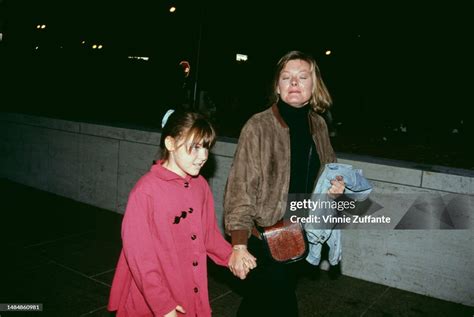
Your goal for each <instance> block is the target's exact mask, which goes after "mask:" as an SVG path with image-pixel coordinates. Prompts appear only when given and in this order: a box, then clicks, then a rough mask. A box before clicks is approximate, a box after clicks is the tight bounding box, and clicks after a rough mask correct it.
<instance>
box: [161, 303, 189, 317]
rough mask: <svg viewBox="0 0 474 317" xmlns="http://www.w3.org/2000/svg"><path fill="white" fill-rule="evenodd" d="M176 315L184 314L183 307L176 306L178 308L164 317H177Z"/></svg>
mask: <svg viewBox="0 0 474 317" xmlns="http://www.w3.org/2000/svg"><path fill="white" fill-rule="evenodd" d="M178 313H181V314H186V311H185V310H184V308H183V307H181V306H179V305H178V306H176V308H175V309H173V310H172V311H170V312H169V313H167V314H166V315H165V316H164V317H178Z"/></svg>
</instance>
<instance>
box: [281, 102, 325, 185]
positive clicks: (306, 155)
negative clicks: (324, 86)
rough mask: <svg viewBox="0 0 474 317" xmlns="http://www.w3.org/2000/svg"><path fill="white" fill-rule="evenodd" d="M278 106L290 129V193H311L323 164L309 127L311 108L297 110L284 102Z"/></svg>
mask: <svg viewBox="0 0 474 317" xmlns="http://www.w3.org/2000/svg"><path fill="white" fill-rule="evenodd" d="M277 106H278V110H279V112H280V115H281V116H282V118H283V120H284V121H285V123H286V124H287V125H288V127H289V129H290V147H291V152H290V153H291V163H290V168H291V175H290V189H289V191H288V192H289V193H311V192H312V191H313V187H314V185H315V180H316V175H317V172H318V170H319V166H320V164H321V163H320V161H319V157H318V155H317V152H316V146H315V144H314V141H313V138H312V137H311V131H310V127H309V117H308V114H309V111H310V106H309V105H305V106H303V107H301V108H295V107H293V106H290V105H289V104H287V103H285V102H284V101H282V100H279V101H278V103H277ZM310 149H311V151H310Z"/></svg>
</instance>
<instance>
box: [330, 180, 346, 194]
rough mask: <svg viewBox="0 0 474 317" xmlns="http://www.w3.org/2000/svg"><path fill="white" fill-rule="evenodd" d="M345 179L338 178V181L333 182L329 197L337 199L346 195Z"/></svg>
mask: <svg viewBox="0 0 474 317" xmlns="http://www.w3.org/2000/svg"><path fill="white" fill-rule="evenodd" d="M345 186H346V184H345V183H344V178H343V177H342V176H336V179H333V180H331V188H329V191H328V195H329V197H331V198H332V199H336V198H337V197H339V196H340V195H342V194H343V193H344V188H345Z"/></svg>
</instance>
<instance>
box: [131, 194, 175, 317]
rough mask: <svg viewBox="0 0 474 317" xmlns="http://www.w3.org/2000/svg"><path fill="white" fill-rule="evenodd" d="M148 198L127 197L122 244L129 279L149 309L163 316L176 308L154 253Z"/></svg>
mask: <svg viewBox="0 0 474 317" xmlns="http://www.w3.org/2000/svg"><path fill="white" fill-rule="evenodd" d="M152 211H153V207H152V202H151V198H150V197H149V196H148V195H146V194H144V193H142V192H139V191H135V190H134V191H132V193H131V194H130V197H129V200H128V203H127V209H126V211H125V216H124V220H123V223H122V242H123V250H124V254H125V258H126V260H127V263H128V266H129V268H130V272H131V274H132V278H133V280H134V282H135V284H136V285H137V287H138V289H139V290H140V292H141V294H142V295H143V297H144V299H145V301H146V303H147V305H148V306H149V308H150V309H151V310H152V311H153V312H154V314H156V316H163V315H165V314H167V313H169V312H170V311H172V310H173V309H175V308H176V306H177V305H178V304H177V302H176V301H175V300H174V299H173V298H172V296H171V293H170V291H169V285H168V283H167V282H166V280H165V279H164V278H163V269H162V267H163V263H162V261H163V259H165V258H166V257H165V256H160V255H159V254H157V253H156V252H155V250H156V249H158V248H155V244H156V243H157V241H156V239H154V238H153V236H152V234H151V232H152V230H151V226H154V223H153V217H152Z"/></svg>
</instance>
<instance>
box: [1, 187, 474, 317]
mask: <svg viewBox="0 0 474 317" xmlns="http://www.w3.org/2000/svg"><path fill="white" fill-rule="evenodd" d="M0 192H1V193H2V194H1V198H2V212H1V213H0V224H1V227H0V241H1V244H2V246H1V250H2V254H1V256H0V268H1V269H0V303H43V305H44V308H43V312H35V313H28V314H26V313H18V312H15V313H13V312H0V316H1V317H7V316H13V317H19V316H60V317H66V316H91V317H92V316H94V317H98V316H109V317H110V316H113V314H110V313H108V312H107V311H106V309H105V306H106V304H107V299H108V295H109V291H110V284H111V280H112V277H113V274H114V267H115V264H116V261H117V258H118V254H119V251H120V247H121V241H120V223H121V220H122V216H121V215H119V214H117V213H114V212H111V211H107V210H103V209H99V208H96V207H92V206H89V205H85V204H82V203H79V202H76V201H73V200H70V199H66V198H63V197H59V196H56V195H52V194H49V193H46V192H42V191H39V190H36V189H32V188H29V187H26V186H23V185H19V184H16V183H12V182H10V181H7V180H4V179H0ZM209 272H210V276H209V291H210V296H211V305H212V308H213V316H216V317H223V316H234V315H235V311H236V309H237V307H238V305H239V302H240V296H239V291H238V290H239V284H238V281H237V280H236V279H234V278H233V277H232V276H230V274H229V273H228V272H227V271H226V270H224V269H221V268H219V267H216V266H210V270H209ZM297 291H298V300H299V305H300V311H301V316H302V317H309V316H466V317H472V316H474V308H473V307H467V306H463V305H459V304H456V303H451V302H446V301H442V300H438V299H434V298H430V297H427V296H422V295H418V294H414V293H410V292H406V291H401V290H398V289H394V288H390V287H387V286H384V285H378V284H374V283H370V282H366V281H362V280H358V279H354V278H350V277H347V276H342V275H337V274H328V273H327V272H325V271H315V272H314V274H313V275H312V276H306V277H302V278H301V280H300V283H299V287H298V290H297Z"/></svg>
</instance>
